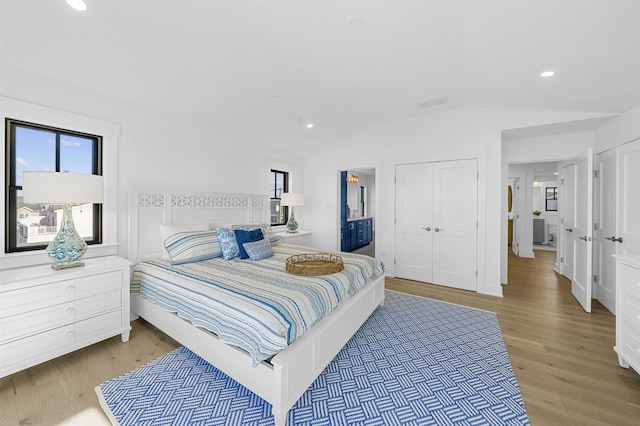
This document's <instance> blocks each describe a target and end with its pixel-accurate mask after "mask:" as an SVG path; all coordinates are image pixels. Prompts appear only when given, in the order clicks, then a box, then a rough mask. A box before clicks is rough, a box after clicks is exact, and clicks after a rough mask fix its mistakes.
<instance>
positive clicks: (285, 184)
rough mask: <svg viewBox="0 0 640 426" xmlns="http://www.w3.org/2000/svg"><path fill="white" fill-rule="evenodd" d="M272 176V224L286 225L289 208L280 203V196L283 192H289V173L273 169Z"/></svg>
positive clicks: (270, 189) (270, 185)
mask: <svg viewBox="0 0 640 426" xmlns="http://www.w3.org/2000/svg"><path fill="white" fill-rule="evenodd" d="M270 176H271V177H270V179H269V192H270V194H271V195H270V197H271V225H284V224H285V223H287V218H288V217H289V214H288V213H289V208H288V207H285V206H281V205H280V197H281V196H282V193H283V192H289V173H288V172H282V171H280V170H273V169H272V170H271V175H270Z"/></svg>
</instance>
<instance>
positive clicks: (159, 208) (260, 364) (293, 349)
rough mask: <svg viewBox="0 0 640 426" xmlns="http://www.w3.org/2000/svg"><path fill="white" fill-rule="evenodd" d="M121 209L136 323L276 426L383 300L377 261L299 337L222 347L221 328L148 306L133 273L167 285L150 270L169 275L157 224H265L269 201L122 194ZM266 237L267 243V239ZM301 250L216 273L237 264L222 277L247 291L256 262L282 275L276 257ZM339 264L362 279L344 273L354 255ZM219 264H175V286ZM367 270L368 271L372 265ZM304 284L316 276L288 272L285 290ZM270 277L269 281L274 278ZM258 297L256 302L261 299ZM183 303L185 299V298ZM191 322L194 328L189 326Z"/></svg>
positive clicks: (280, 249) (194, 282) (278, 249)
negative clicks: (220, 378) (252, 402)
mask: <svg viewBox="0 0 640 426" xmlns="http://www.w3.org/2000/svg"><path fill="white" fill-rule="evenodd" d="M129 205H130V211H129V229H128V231H129V244H128V250H129V251H128V254H127V257H128V258H129V259H130V260H132V261H133V262H134V263H136V264H138V266H136V268H137V271H138V272H136V273H134V280H133V282H132V288H134V289H136V291H137V292H135V293H132V297H131V307H132V308H131V309H132V313H133V317H134V318H135V317H137V316H139V317H142V318H144V319H145V320H146V321H148V322H149V323H151V324H153V325H154V326H156V327H158V328H159V329H160V330H162V331H163V332H165V333H166V334H168V335H169V336H171V337H172V338H173V339H175V340H177V341H178V342H180V343H181V344H183V345H184V346H186V347H188V348H189V349H190V350H192V351H193V352H195V353H196V354H198V355H199V356H200V357H202V358H203V359H205V360H207V361H208V362H209V363H211V364H212V365H214V366H215V367H216V368H218V369H220V370H221V371H223V372H224V373H225V374H227V375H229V376H230V377H232V378H233V379H235V380H236V381H238V382H239V383H241V384H242V385H243V386H245V387H246V388H248V389H250V390H251V391H253V392H254V393H255V394H257V395H258V396H260V397H261V398H263V399H264V400H266V401H267V402H269V403H270V404H271V405H272V412H273V416H274V421H275V424H276V425H277V426H284V425H285V424H286V420H287V413H288V411H289V409H290V408H291V407H292V406H293V405H294V404H295V402H296V401H297V400H298V399H299V398H300V396H302V394H303V393H304V392H305V391H306V389H307V388H308V387H309V386H310V385H311V384H312V383H313V381H314V380H315V379H316V377H317V376H318V375H319V374H320V373H321V372H322V371H323V369H324V368H325V367H326V366H327V365H328V364H329V362H330V361H331V360H332V359H333V358H334V357H335V356H336V354H337V353H338V352H339V351H340V349H342V347H343V346H344V345H345V344H346V342H348V341H349V339H350V338H351V337H352V336H353V334H354V333H355V332H356V331H357V330H358V328H360V326H361V325H362V324H363V323H364V321H366V319H367V318H368V317H369V316H370V315H371V313H373V311H374V310H375V309H376V308H377V307H378V306H379V305H381V304H382V303H383V302H384V273H383V272H382V269H381V265H379V262H374V264H378V268H379V269H380V270H378V271H376V272H375V273H374V274H369V273H367V274H364V275H370V276H369V277H367V278H365V280H364V282H361V283H360V285H359V287H361V288H359V289H358V290H357V291H352V290H349V289H348V288H347V287H346V286H345V292H346V294H345V295H344V297H343V299H344V300H337V299H336V300H334V297H333V296H332V297H326V298H327V299H331V300H330V301H329V302H328V303H329V304H333V305H336V307H335V309H333V310H331V311H330V313H328V314H327V315H326V316H322V315H320V318H314V319H312V320H307V319H305V320H303V321H302V322H304V323H305V324H306V323H308V324H307V325H308V327H307V329H306V331H304V333H302V332H301V331H300V332H298V331H296V330H294V331H295V332H291V331H289V332H287V338H286V341H284V342H283V341H278V342H277V343H275V344H274V346H273V347H271V346H272V345H271V343H273V341H272V340H274V339H265V340H266V341H268V342H267V343H268V344H263V343H264V342H260V343H258V344H257V348H258V349H255V348H251V347H243V346H242V344H240V343H237V342H236V344H230V343H226V342H225V341H228V342H235V341H234V340H233V338H232V337H229V335H228V334H227V333H226V331H225V330H224V329H221V328H217V329H216V328H215V327H213V330H215V331H217V334H216V333H214V332H212V331H211V330H208V329H206V328H204V327H203V325H206V324H204V323H203V322H202V321H200V320H199V319H197V318H193V317H190V316H189V315H185V314H184V313H182V314H176V313H175V311H177V309H174V308H175V307H172V306H167V304H166V303H161V302H160V300H161V299H162V296H159V297H158V298H157V299H154V297H150V299H151V300H154V301H151V300H149V299H148V298H145V297H142V295H141V293H140V292H138V285H139V284H140V275H141V274H144V273H143V272H140V270H141V269H142V270H144V269H145V268H147V272H146V273H147V274H149V276H150V277H152V276H156V275H157V276H158V277H159V278H158V279H157V281H158V282H162V283H164V282H168V281H171V279H169V278H167V277H166V276H161V275H160V274H159V272H157V269H156V270H154V269H153V268H159V270H165V271H167V272H166V273H167V274H176V272H175V271H174V272H170V271H171V269H170V262H167V261H166V260H161V258H162V245H163V244H162V241H163V238H162V236H161V235H160V230H159V228H160V224H163V225H171V226H181V225H182V226H185V227H186V226H194V227H196V228H197V227H199V228H200V229H205V228H207V227H210V228H216V227H223V226H224V227H228V226H230V225H231V224H234V225H235V224H239V225H242V224H255V223H265V222H268V220H267V218H268V214H269V199H268V198H267V197H266V196H261V195H244V194H217V193H216V194H214V193H193V192H184V191H156V190H146V191H139V190H132V191H130V198H129ZM194 229H195V228H194ZM270 236H271V237H273V235H270ZM304 251H311V249H308V248H304V247H299V246H290V245H287V244H284V243H280V244H274V245H273V252H274V256H273V258H270V259H269V260H267V261H266V262H265V261H262V260H261V261H259V262H253V261H251V260H249V261H239V260H237V259H234V260H232V261H228V262H227V263H223V264H222V265H224V268H227V267H228V268H231V267H232V266H233V265H232V264H234V263H237V264H238V265H239V267H241V268H244V269H243V272H242V273H239V274H235V273H234V272H233V270H226V271H225V272H224V274H226V275H228V276H244V275H247V277H248V278H243V280H239V281H240V285H241V286H242V285H248V284H247V283H250V285H249V286H254V285H256V283H257V281H252V280H255V279H256V278H255V277H256V276H258V275H261V274H263V275H264V273H263V272H260V271H259V270H255V271H254V270H253V269H255V268H258V266H259V265H258V264H261V265H263V266H265V267H267V268H268V270H269V271H270V272H269V274H271V273H273V274H277V273H279V272H277V271H275V269H278V268H280V266H278V265H280V263H281V269H282V272H280V273H283V274H287V272H286V271H284V268H285V266H284V261H283V259H284V258H285V257H286V256H288V255H290V254H297V253H301V252H304ZM341 255H342V254H341ZM165 257H166V256H165ZM344 260H345V271H344V272H349V273H350V274H351V275H358V274H362V272H354V270H352V269H351V268H352V267H354V266H353V264H354V263H358V262H360V261H361V260H362V259H360V258H359V256H358V255H352V254H344ZM220 262H225V261H224V260H223V259H221V258H215V259H207V260H205V261H203V262H199V263H197V264H195V265H190V264H188V263H187V264H185V265H178V269H179V270H180V272H179V273H178V274H179V275H181V276H186V277H187V278H188V280H191V281H190V283H189V284H184V283H183V284H182V285H181V288H186V287H193V289H192V290H193V291H195V292H196V293H198V292H200V290H201V289H202V287H197V286H198V285H200V281H202V277H197V276H196V275H197V274H196V272H197V270H199V269H201V266H200V265H204V264H205V263H206V264H209V263H210V264H212V265H213V267H214V268H215V264H216V263H220ZM360 263H363V262H360ZM365 263H366V262H364V263H363V264H365ZM208 266H210V265H207V267H208ZM202 267H204V266H202ZM149 268H151V269H149ZM366 268H367V267H365V269H366ZM373 268H374V269H375V267H373ZM247 270H249V271H247ZM272 270H273V271H272ZM149 271H156V272H149ZM203 273H204V274H205V275H209V274H210V273H209V272H203ZM285 276H286V275H285ZM326 277H329V276H326ZM326 277H325V278H326ZM312 278H313V279H316V280H317V277H315V278H314V277H309V278H307V277H298V276H294V275H291V274H288V278H287V279H288V281H289V284H287V285H290V284H291V282H293V281H299V282H300V283H305V288H307V286H311V285H312V284H311V282H309V283H306V282H305V280H307V279H312ZM273 279H274V280H275V278H273ZM219 280H220V277H218V276H216V277H215V278H213V282H219ZM149 281H153V280H149ZM320 281H322V282H324V284H323V285H328V286H329V287H328V288H329V289H330V291H327V290H326V289H325V290H321V292H322V291H324V293H332V292H335V290H336V288H341V287H342V284H341V283H340V282H337V283H336V282H329V283H328V284H327V280H326V279H321V280H320ZM338 281H340V280H338ZM313 285H315V284H313ZM159 287H162V286H159ZM207 288H208V287H207ZM156 290H157V289H156ZM223 290H224V289H223ZM153 291H155V290H153ZM153 291H152V293H153ZM212 291H213V290H212ZM216 291H217V290H216ZM265 292H266V290H265ZM176 293H177V292H176ZM236 293H238V291H237V290H234V291H233V297H236ZM262 296H263V295H261V296H260V297H259V298H258V299H260V300H262ZM190 297H191V296H189V295H185V299H189V298H190ZM296 297H297V296H296ZM218 298H219V299H220V300H224V299H223V298H222V296H220V297H218V296H214V297H213V299H214V300H217V299H218ZM338 299H339V298H338ZM154 302H155V303H154ZM242 303H244V302H242ZM308 310H309V311H312V313H313V312H315V310H316V307H315V304H314V307H313V308H311V309H308ZM185 318H188V319H185ZM192 321H193V323H196V324H198V325H201V326H194V325H193V323H192ZM207 328H211V327H207ZM274 328H277V327H274ZM293 328H295V327H293ZM275 340H277V339H275ZM278 345H281V346H282V347H279V346H278ZM265 348H266V349H265Z"/></svg>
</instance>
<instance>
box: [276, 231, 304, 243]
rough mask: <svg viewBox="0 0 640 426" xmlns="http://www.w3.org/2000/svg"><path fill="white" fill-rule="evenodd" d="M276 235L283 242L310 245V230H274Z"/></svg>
mask: <svg viewBox="0 0 640 426" xmlns="http://www.w3.org/2000/svg"><path fill="white" fill-rule="evenodd" d="M276 235H277V236H278V237H279V238H280V240H281V241H282V242H283V243H285V244H294V245H297V246H311V231H298V232H296V233H291V232H276Z"/></svg>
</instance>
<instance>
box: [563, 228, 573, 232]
mask: <svg viewBox="0 0 640 426" xmlns="http://www.w3.org/2000/svg"><path fill="white" fill-rule="evenodd" d="M565 231H567V232H573V229H571V228H567V229H565Z"/></svg>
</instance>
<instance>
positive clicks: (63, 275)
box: [0, 256, 131, 377]
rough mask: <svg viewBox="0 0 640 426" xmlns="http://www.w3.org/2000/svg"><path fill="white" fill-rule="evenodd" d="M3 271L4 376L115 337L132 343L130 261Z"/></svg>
mask: <svg viewBox="0 0 640 426" xmlns="http://www.w3.org/2000/svg"><path fill="white" fill-rule="evenodd" d="M84 262H85V266H84V267H77V268H69V269H63V270H60V271H54V270H53V269H51V267H50V266H49V265H42V266H34V267H27V268H17V269H10V270H5V271H0V377H4V376H7V375H9V374H13V373H15V372H17V371H20V370H23V369H25V368H28V367H31V366H33V365H36V364H39V363H41V362H44V361H47V360H50V359H52V358H55V357H57V356H60V355H63V354H66V353H68V352H72V351H75V350H77V349H80V348H82V347H84V346H88V345H91V344H93V343H96V342H99V341H101V340H104V339H107V338H109V337H112V336H115V335H118V334H120V335H122V341H123V342H126V341H127V340H129V330H130V329H131V327H130V324H129V278H130V276H129V275H130V265H131V263H130V262H129V261H128V260H125V259H122V258H119V257H116V256H108V257H101V258H94V259H84Z"/></svg>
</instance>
